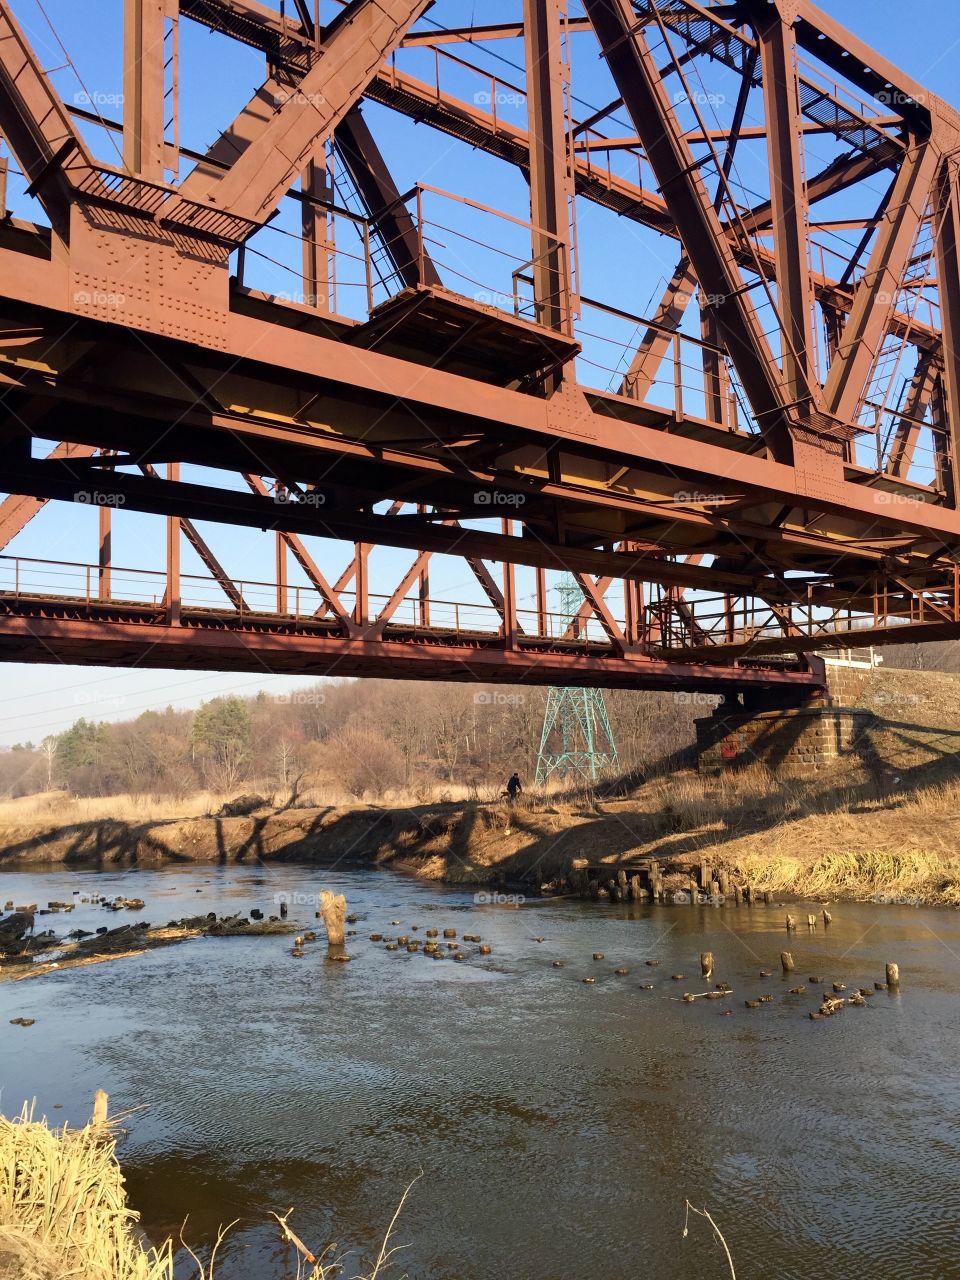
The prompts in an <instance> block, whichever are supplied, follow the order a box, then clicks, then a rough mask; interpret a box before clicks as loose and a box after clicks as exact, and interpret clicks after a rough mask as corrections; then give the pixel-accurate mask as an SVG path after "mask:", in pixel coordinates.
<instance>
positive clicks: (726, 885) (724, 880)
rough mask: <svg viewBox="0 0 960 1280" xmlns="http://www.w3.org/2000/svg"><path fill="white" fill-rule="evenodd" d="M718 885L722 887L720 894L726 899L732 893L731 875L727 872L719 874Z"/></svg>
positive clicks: (719, 872)
mask: <svg viewBox="0 0 960 1280" xmlns="http://www.w3.org/2000/svg"><path fill="white" fill-rule="evenodd" d="M717 883H718V884H719V886H720V892H721V893H722V894H723V896H724V897H726V896H727V894H728V893H729V892H730V875H729V872H727V871H718V872H717Z"/></svg>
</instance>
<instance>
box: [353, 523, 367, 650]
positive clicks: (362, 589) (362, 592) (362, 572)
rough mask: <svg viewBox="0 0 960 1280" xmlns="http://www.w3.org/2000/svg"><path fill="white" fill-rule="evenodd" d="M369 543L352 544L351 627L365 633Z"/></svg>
mask: <svg viewBox="0 0 960 1280" xmlns="http://www.w3.org/2000/svg"><path fill="white" fill-rule="evenodd" d="M370 550H371V547H370V543H369V542H357V543H355V544H354V565H355V566H356V596H355V598H354V603H353V625H354V626H355V627H356V628H357V630H358V631H366V629H367V624H368V622H369V620H370V565H369V560H370Z"/></svg>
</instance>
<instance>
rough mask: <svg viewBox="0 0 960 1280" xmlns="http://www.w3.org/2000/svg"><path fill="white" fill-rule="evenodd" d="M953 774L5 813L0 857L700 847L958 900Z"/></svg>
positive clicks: (540, 868)
mask: <svg viewBox="0 0 960 1280" xmlns="http://www.w3.org/2000/svg"><path fill="white" fill-rule="evenodd" d="M958 848H960V783H958V782H956V781H947V782H940V783H937V784H935V785H931V786H927V787H916V788H914V789H912V790H911V789H907V788H904V787H896V786H895V787H894V788H893V789H892V790H886V789H881V788H880V787H879V786H878V785H877V784H876V782H875V781H865V780H863V779H857V778H856V777H847V778H846V779H845V780H844V779H843V778H842V777H841V778H833V779H831V781H830V783H825V782H819V781H816V782H801V781H783V780H777V779H776V778H774V777H773V776H772V775H770V774H769V773H767V772H766V771H762V770H759V769H757V770H747V771H745V772H743V773H740V774H735V775H731V776H729V777H726V778H720V779H710V778H703V777H700V776H698V775H697V774H696V773H693V772H691V771H687V772H679V773H676V774H674V775H673V776H671V777H670V778H663V779H654V780H651V781H649V782H647V783H644V784H641V785H639V786H637V787H636V788H635V789H634V791H633V793H632V794H629V795H626V796H619V797H615V798H609V799H601V798H597V797H596V796H579V797H578V796H571V797H568V798H563V797H559V798H554V797H532V798H525V799H524V800H523V801H521V802H520V803H518V804H517V805H514V806H509V805H506V804H504V803H502V802H500V803H481V802H468V803H448V804H433V805H419V806H409V807H382V806H373V805H359V804H358V805H352V806H338V807H333V806H327V807H315V806H311V807H304V808H297V807H287V808H281V809H273V808H267V807H264V808H261V809H259V810H257V811H256V812H254V813H252V814H249V815H247V816H243V817H220V816H205V817H189V818H183V819H176V818H168V819H164V820H162V821H149V822H132V821H120V820H109V819H108V820H98V821H90V822H79V823H77V822H74V823H67V824H58V823H56V822H54V821H49V820H48V821H44V822H40V823H32V824H25V825H18V826H7V827H3V828H0V868H6V869H10V870H16V869H24V868H27V867H34V866H36V867H41V866H70V867H76V868H78V869H79V868H83V869H91V870H96V869H111V868H122V867H133V866H139V867H159V866H165V865H166V866H180V865H188V864H192V863H202V864H219V865H224V864H239V865H250V866H255V865H258V864H264V863H273V862H295V863H310V864H315V865H317V866H318V867H332V866H351V865H359V866H371V867H389V868H391V869H393V870H396V871H400V872H405V873H408V874H412V875H416V876H420V877H424V878H426V879H430V880H437V881H442V882H444V883H447V884H475V885H477V886H489V885H508V884H520V885H523V886H524V887H525V888H527V889H528V890H532V891H534V892H539V890H540V888H541V886H544V885H546V886H550V887H551V888H553V889H554V890H555V891H557V890H560V891H562V890H564V889H565V888H569V887H570V886H569V883H568V882H569V880H570V873H571V869H572V868H574V867H575V866H577V865H582V862H583V860H584V859H585V860H586V862H587V863H588V864H589V865H590V866H591V867H597V868H600V869H602V871H603V873H604V874H605V873H606V869H607V868H609V873H610V875H611V876H613V875H615V874H616V871H617V870H618V868H621V867H629V866H631V865H632V864H635V863H637V862H638V861H642V860H648V859H655V860H656V861H657V863H658V864H659V867H660V870H661V873H662V875H663V876H664V877H666V878H667V880H668V883H669V877H671V876H673V877H676V883H677V884H678V885H679V884H685V883H686V881H687V880H688V878H689V875H690V871H691V868H693V867H695V866H699V863H700V861H701V860H706V861H707V862H709V863H710V865H711V866H712V867H713V869H714V871H718V870H725V871H726V872H727V873H728V875H729V877H730V880H731V883H742V884H752V885H754V886H755V887H756V888H757V889H759V890H770V891H771V892H773V893H776V894H780V895H792V896H798V897H805V896H810V895H827V896H831V897H837V896H846V897H861V898H868V897H877V896H884V895H886V896H895V897H901V898H910V899H917V900H922V901H924V902H930V903H940V904H947V905H958V904H960V860H958V857H957V854H956V850H957V849H958Z"/></svg>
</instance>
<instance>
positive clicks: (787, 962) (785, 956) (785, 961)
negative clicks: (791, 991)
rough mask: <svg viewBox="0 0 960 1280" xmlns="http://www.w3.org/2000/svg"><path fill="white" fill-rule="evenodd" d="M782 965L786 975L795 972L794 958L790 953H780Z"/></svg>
mask: <svg viewBox="0 0 960 1280" xmlns="http://www.w3.org/2000/svg"><path fill="white" fill-rule="evenodd" d="M780 965H781V968H782V969H783V972H784V973H792V972H793V956H792V955H791V953H790V952H789V951H781V952H780Z"/></svg>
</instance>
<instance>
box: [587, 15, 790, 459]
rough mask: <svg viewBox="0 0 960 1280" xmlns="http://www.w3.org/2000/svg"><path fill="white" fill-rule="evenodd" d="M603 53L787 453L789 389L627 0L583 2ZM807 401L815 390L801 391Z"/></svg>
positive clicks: (767, 422) (767, 428)
mask: <svg viewBox="0 0 960 1280" xmlns="http://www.w3.org/2000/svg"><path fill="white" fill-rule="evenodd" d="M584 7H585V9H586V11H587V15H588V17H589V18H590V20H591V22H592V23H593V26H594V30H595V31H596V34H597V38H598V39H599V41H600V48H601V51H602V53H603V55H604V57H605V58H606V61H607V64H608V66H609V68H610V72H611V74H612V76H613V79H614V82H615V83H616V85H617V88H618V89H619V90H620V93H621V95H622V97H623V100H624V104H625V106H626V108H627V111H628V112H629V114H630V117H631V120H632V121H633V125H634V128H635V129H636V130H637V134H638V136H639V137H640V139H641V141H642V142H643V147H644V151H645V152H646V155H647V158H648V160H649V162H650V165H651V167H652V169H653V171H654V174H655V175H656V178H657V182H658V184H659V186H660V189H661V191H662V193H663V195H664V198H665V200H666V202H667V206H668V208H669V210H670V213H671V215H672V217H673V220H674V222H675V223H676V226H677V230H678V231H679V233H680V238H681V241H682V242H683V246H684V249H685V250H686V252H687V255H688V256H689V258H690V263H691V266H692V267H693V270H694V272H695V274H696V276H697V279H698V280H699V282H700V287H701V288H702V289H703V291H704V293H705V294H710V295H712V299H713V307H712V311H713V314H714V316H715V318H716V322H717V325H718V327H719V329H720V330H721V332H722V334H723V337H724V340H725V345H726V346H727V349H728V350H729V352H730V356H731V359H732V360H733V363H734V365H735V366H736V368H737V372H738V374H739V376H740V380H741V383H742V385H743V388H744V391H745V392H746V395H747V396H748V398H749V400H750V403H751V405H752V408H753V411H754V413H755V415H756V417H757V420H758V423H759V424H760V427H761V430H762V432H763V434H764V436H765V438H766V440H767V442H768V444H769V447H770V448H771V451H772V452H773V454H774V456H775V457H777V458H779V459H782V460H788V459H789V458H790V457H791V456H792V451H791V442H790V438H789V434H788V430H787V427H788V410H789V408H790V407H791V406H792V405H793V404H794V402H795V401H796V400H797V399H798V398H800V397H797V396H796V395H795V394H793V393H792V392H791V391H790V390H789V389H788V387H787V386H786V385H785V383H784V379H783V377H782V375H781V373H780V370H779V369H778V367H777V364H776V361H775V360H774V357H773V353H772V352H771V349H770V346H769V344H768V343H767V340H766V337H765V336H764V332H763V327H762V325H761V323H760V319H759V317H758V316H757V313H756V311H755V310H754V307H753V305H752V304H751V302H750V300H749V298H748V297H747V294H746V289H745V285H744V281H743V277H742V275H741V272H740V269H739V266H738V264H737V260H736V258H735V256H734V252H733V248H732V247H731V245H730V243H729V241H728V239H727V237H726V235H725V233H724V229H723V227H722V225H721V223H720V219H719V217H718V216H717V213H716V211H715V209H714V206H713V201H712V200H711V198H710V196H709V194H708V192H707V188H706V186H705V184H704V182H703V179H702V178H701V177H700V174H699V172H698V162H697V161H696V160H695V159H694V157H693V154H692V152H691V150H690V146H689V144H688V143H687V142H686V140H685V138H684V136H683V130H682V129H681V127H680V123H679V121H678V119H677V116H676V113H675V111H674V109H673V106H672V104H671V102H670V99H669V96H668V94H667V92H666V90H665V88H664V86H663V82H662V79H661V76H660V72H659V69H658V67H657V64H656V62H655V60H654V58H653V55H652V53H651V51H650V48H649V45H648V43H647V41H646V38H645V36H644V33H643V32H642V31H641V30H637V29H636V21H635V15H634V12H633V9H632V7H631V6H630V4H629V3H628V0H585V3H584ZM803 392H804V394H803V397H802V398H803V399H805V400H812V399H813V398H814V396H813V388H812V387H804V388H803Z"/></svg>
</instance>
